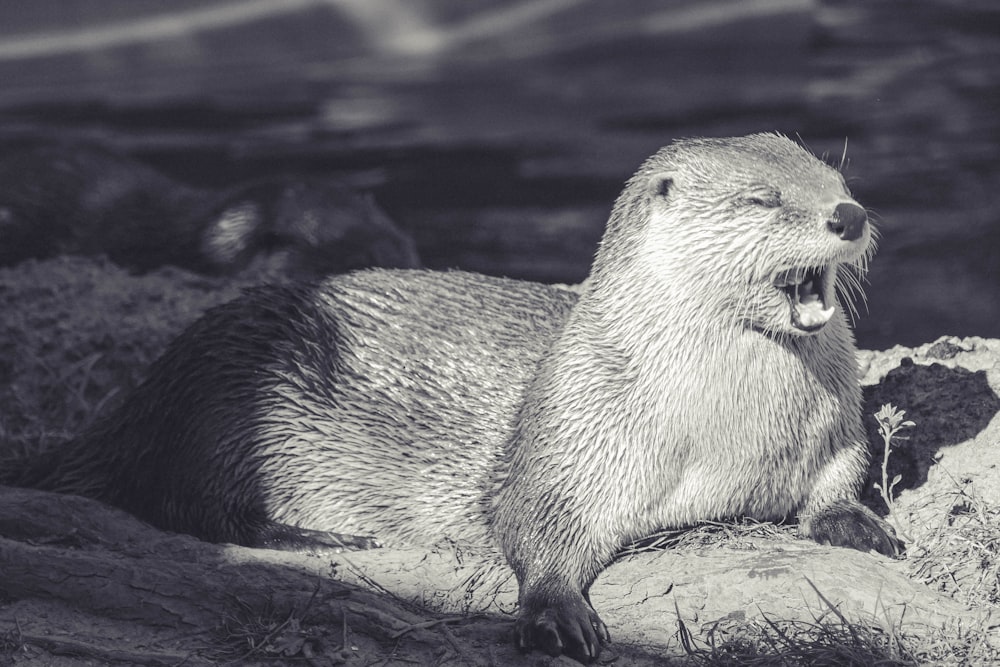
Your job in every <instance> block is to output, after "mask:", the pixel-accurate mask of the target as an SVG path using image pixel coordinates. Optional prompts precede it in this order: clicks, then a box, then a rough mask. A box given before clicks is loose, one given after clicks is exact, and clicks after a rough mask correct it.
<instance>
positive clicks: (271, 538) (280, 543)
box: [248, 521, 382, 551]
mask: <svg viewBox="0 0 1000 667" xmlns="http://www.w3.org/2000/svg"><path fill="white" fill-rule="evenodd" d="M248 546H251V547H255V548H258V549H279V550H281V551H308V550H312V549H333V550H334V551H359V550H362V549H377V548H379V547H381V546H382V545H381V544H379V543H378V541H377V540H376V539H375V538H374V537H361V536H358V535H345V534H343V533H332V532H328V531H324V530H312V529H310V528H300V527H298V526H291V525H288V524H286V523H278V522H276V521H275V522H269V523H268V524H267V525H266V526H264V527H263V528H261V529H259V530H258V531H256V533H255V534H254V536H253V538H252V539H251V540H250V544H249V545H248Z"/></svg>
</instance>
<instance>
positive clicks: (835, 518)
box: [808, 500, 905, 557]
mask: <svg viewBox="0 0 1000 667" xmlns="http://www.w3.org/2000/svg"><path fill="white" fill-rule="evenodd" d="M808 533H809V537H811V538H812V539H814V540H816V541H817V542H819V543H820V544H828V545H830V546H835V547H850V548H852V549H857V550H858V551H877V552H878V553H880V554H882V555H884V556H890V557H897V556H899V555H900V554H901V553H903V551H904V549H905V546H904V544H903V542H902V540H900V539H899V538H898V537H896V531H895V530H893V528H892V526H890V525H889V524H888V523H886V522H885V521H884V520H883V519H882V518H880V517H879V516H878V515H876V514H875V513H874V512H872V511H871V510H870V509H868V508H867V507H865V506H864V505H862V504H861V503H859V502H855V501H848V500H841V501H838V502H836V503H834V504H833V505H830V506H829V507H826V508H824V509H823V510H822V511H820V512H818V513H817V514H816V515H815V516H813V517H812V518H811V520H810V521H809V530H808Z"/></svg>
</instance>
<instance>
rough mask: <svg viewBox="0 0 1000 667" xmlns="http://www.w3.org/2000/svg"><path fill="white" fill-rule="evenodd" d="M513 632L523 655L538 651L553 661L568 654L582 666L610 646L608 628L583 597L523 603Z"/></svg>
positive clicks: (575, 596) (576, 596)
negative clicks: (525, 652) (603, 648)
mask: <svg viewBox="0 0 1000 667" xmlns="http://www.w3.org/2000/svg"><path fill="white" fill-rule="evenodd" d="M514 632H515V636H514V641H515V643H516V644H517V647H518V648H519V649H520V650H522V651H530V650H532V649H538V650H540V651H544V652H545V653H548V654H549V655H550V656H553V657H555V656H558V655H562V654H565V655H567V656H569V657H570V658H573V659H574V660H577V661H579V662H583V663H589V662H593V661H594V660H596V659H597V656H598V655H600V653H601V648H602V647H603V646H605V645H607V644H609V643H611V635H610V634H609V633H608V627H607V626H606V625H605V624H604V621H602V620H601V617H600V616H598V615H597V612H596V611H594V608H593V607H592V606H591V605H590V603H589V602H587V600H586V599H585V598H584V597H583V596H582V595H566V596H564V597H562V598H561V599H559V600H558V601H557V602H552V601H551V599H549V601H547V602H539V603H537V604H532V603H531V602H527V601H526V602H524V603H522V605H521V613H520V615H519V617H518V619H517V625H516V627H515V630H514Z"/></svg>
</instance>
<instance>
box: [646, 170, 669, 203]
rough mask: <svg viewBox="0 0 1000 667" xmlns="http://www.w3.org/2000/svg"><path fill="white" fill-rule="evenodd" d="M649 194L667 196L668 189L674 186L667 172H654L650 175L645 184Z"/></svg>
mask: <svg viewBox="0 0 1000 667" xmlns="http://www.w3.org/2000/svg"><path fill="white" fill-rule="evenodd" d="M646 187H647V188H649V194H651V195H652V196H654V197H664V198H666V197H669V196H670V191H671V190H673V188H674V179H673V177H672V176H670V175H668V174H656V175H654V176H651V177H650V179H649V181H648V182H647V184H646Z"/></svg>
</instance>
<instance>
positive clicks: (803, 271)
mask: <svg viewBox="0 0 1000 667" xmlns="http://www.w3.org/2000/svg"><path fill="white" fill-rule="evenodd" d="M833 270H834V268H833V267H826V266H821V267H808V268H799V269H789V270H787V271H782V272H780V273H778V275H777V276H776V277H775V279H774V286H775V287H777V288H778V289H779V290H781V291H782V292H784V293H785V296H786V297H787V298H788V305H789V308H790V310H791V318H792V326H794V327H795V328H796V329H800V330H802V331H805V332H813V331H818V330H820V329H822V328H823V326H824V325H825V324H826V323H827V322H829V321H830V318H831V317H833V313H834V307H833V304H832V303H827V289H826V285H827V274H828V272H830V271H833Z"/></svg>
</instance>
